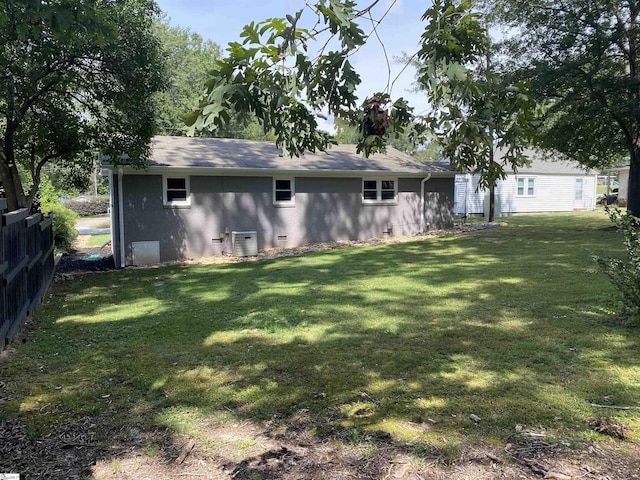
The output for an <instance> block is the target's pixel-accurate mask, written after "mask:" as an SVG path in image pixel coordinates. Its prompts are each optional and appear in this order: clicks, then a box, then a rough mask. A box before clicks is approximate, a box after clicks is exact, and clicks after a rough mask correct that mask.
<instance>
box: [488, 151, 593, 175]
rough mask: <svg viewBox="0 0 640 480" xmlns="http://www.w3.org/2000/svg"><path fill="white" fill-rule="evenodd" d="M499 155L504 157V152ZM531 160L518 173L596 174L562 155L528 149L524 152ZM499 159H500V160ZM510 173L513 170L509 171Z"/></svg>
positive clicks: (498, 152)
mask: <svg viewBox="0 0 640 480" xmlns="http://www.w3.org/2000/svg"><path fill="white" fill-rule="evenodd" d="M496 153H497V155H499V156H500V157H501V156H502V155H501V154H502V151H501V150H498V151H497V152H496ZM524 154H525V156H526V157H527V158H528V159H529V165H524V166H522V167H519V168H518V173H530V174H546V175H590V174H595V171H594V170H590V169H588V168H585V167H583V166H581V165H580V164H579V163H578V162H576V161H574V160H570V159H568V158H567V157H565V156H564V155H562V154H561V153H558V152H552V151H547V150H539V149H528V150H525V152H524ZM500 157H499V158H500ZM508 171H509V173H513V170H511V169H508Z"/></svg>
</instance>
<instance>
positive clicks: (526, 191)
mask: <svg viewBox="0 0 640 480" xmlns="http://www.w3.org/2000/svg"><path fill="white" fill-rule="evenodd" d="M520 180H522V181H523V182H524V184H523V188H522V193H518V189H519V187H518V182H519V181H520ZM530 182H531V183H532V184H533V193H529V183H530ZM536 183H537V182H536V177H531V176H517V177H516V197H520V198H532V197H535V196H536V195H537V194H536Z"/></svg>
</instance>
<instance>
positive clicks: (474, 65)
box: [417, 0, 535, 222]
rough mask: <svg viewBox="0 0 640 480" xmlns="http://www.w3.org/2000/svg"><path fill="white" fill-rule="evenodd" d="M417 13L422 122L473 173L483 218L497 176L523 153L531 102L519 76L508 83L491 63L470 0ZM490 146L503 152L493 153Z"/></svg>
mask: <svg viewBox="0 0 640 480" xmlns="http://www.w3.org/2000/svg"><path fill="white" fill-rule="evenodd" d="M423 19H425V20H426V21H427V26H426V29H425V32H424V34H423V35H422V46H421V48H420V51H419V52H418V56H417V60H418V62H420V68H419V77H418V85H419V86H420V88H421V89H423V90H425V91H426V93H427V96H428V98H429V100H430V102H431V106H432V109H433V110H432V112H431V115H430V118H429V120H430V126H431V128H432V129H433V131H435V132H436V134H437V136H438V139H439V141H440V144H441V145H442V149H443V155H444V156H445V157H447V158H450V159H451V164H452V165H453V166H454V167H455V168H456V169H459V170H462V171H469V172H471V173H474V174H480V181H479V182H478V186H479V187H480V188H487V189H489V192H490V195H489V221H490V222H491V221H493V219H494V205H495V186H496V183H497V181H498V180H500V179H503V178H505V176H506V173H505V169H506V168H509V167H510V168H511V169H513V170H517V168H518V167H519V166H522V165H523V164H525V163H526V161H527V159H526V157H525V156H524V154H523V150H524V147H525V146H526V144H527V142H528V139H529V137H530V136H531V135H532V132H533V129H532V127H533V122H534V119H535V102H534V101H532V99H531V97H529V96H528V95H527V86H526V84H524V83H522V82H521V83H515V84H514V83H509V82H507V81H506V80H505V78H506V77H505V75H503V74H501V73H500V72H498V71H495V70H494V69H493V66H492V65H491V62H490V58H491V49H490V40H489V34H488V32H487V29H486V28H485V27H484V26H483V24H482V21H481V17H480V15H479V14H478V13H476V12H474V11H473V4H472V3H471V2H469V1H462V2H459V1H455V0H434V2H433V5H432V6H431V8H429V9H428V10H427V11H426V13H425V14H424V17H423ZM496 148H500V149H502V150H503V152H504V153H503V155H502V157H501V158H500V159H496V158H495V157H494V151H495V149H496Z"/></svg>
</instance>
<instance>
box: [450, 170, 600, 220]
mask: <svg viewBox="0 0 640 480" xmlns="http://www.w3.org/2000/svg"><path fill="white" fill-rule="evenodd" d="M459 177H463V175H459V176H458V177H456V180H457V181H456V197H455V199H456V205H455V212H456V214H459V215H462V214H464V213H465V207H466V213H467V214H483V213H484V211H485V205H484V203H485V202H488V201H489V200H488V198H489V194H488V191H486V190H480V191H476V187H477V185H478V177H477V176H476V175H473V176H469V177H470V178H471V181H469V182H468V183H467V184H466V186H467V193H466V199H465V193H464V190H463V186H464V182H463V181H461V180H459ZM517 178H535V185H534V193H535V194H534V195H519V194H518V182H517ZM578 178H582V179H583V195H584V208H585V209H587V210H593V209H595V188H596V187H595V185H596V183H595V182H596V180H595V175H589V176H576V175H545V174H539V175H535V176H534V175H531V176H527V175H523V176H518V177H516V176H515V175H509V176H507V178H506V179H505V180H501V181H499V182H498V185H497V186H496V202H500V206H499V207H496V210H497V211H498V212H500V213H501V214H509V213H527V212H532V213H533V212H571V211H573V210H574V208H575V190H576V179H578ZM524 187H525V188H527V187H528V185H527V184H526V183H525V185H524Z"/></svg>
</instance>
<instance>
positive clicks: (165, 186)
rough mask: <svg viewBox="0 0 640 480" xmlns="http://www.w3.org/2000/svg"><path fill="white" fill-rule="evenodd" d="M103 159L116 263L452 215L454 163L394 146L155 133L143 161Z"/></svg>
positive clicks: (364, 232) (422, 224)
mask: <svg viewBox="0 0 640 480" xmlns="http://www.w3.org/2000/svg"><path fill="white" fill-rule="evenodd" d="M106 168H107V170H108V173H109V184H110V192H111V216H112V218H111V221H112V222H111V224H112V245H113V252H114V257H115V261H116V265H117V266H120V267H122V266H126V265H142V264H153V263H158V262H164V261H169V260H179V259H188V258H199V257H205V256H212V255H223V254H235V255H242V256H244V255H253V254H255V253H256V252H257V250H258V249H263V248H269V247H294V246H300V245H304V244H308V243H315V242H325V241H336V240H365V239H370V238H375V237H384V236H398V235H408V234H415V233H418V232H421V231H424V230H427V229H429V228H441V227H446V226H449V225H451V223H452V218H453V193H454V177H455V172H454V171H452V170H451V168H450V167H449V165H447V164H441V163H420V162H416V161H415V160H414V159H413V158H411V157H410V156H408V155H405V154H403V153H401V152H399V151H397V150H394V149H392V148H390V149H389V151H388V152H387V154H385V155H380V154H378V155H374V156H372V157H371V158H368V159H364V158H362V156H361V155H359V154H357V153H356V151H355V146H353V145H340V146H335V147H333V148H331V149H330V150H329V151H328V152H327V153H322V152H319V153H314V154H307V155H305V156H303V157H300V158H296V157H294V158H290V157H289V156H286V155H282V154H281V153H280V151H279V150H278V149H277V148H276V147H275V146H274V144H273V143H271V142H254V141H247V140H235V139H214V138H188V137H155V138H154V139H153V142H152V150H151V165H150V167H149V168H148V169H147V170H136V169H133V168H130V167H127V166H124V167H109V166H107V167H106Z"/></svg>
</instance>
